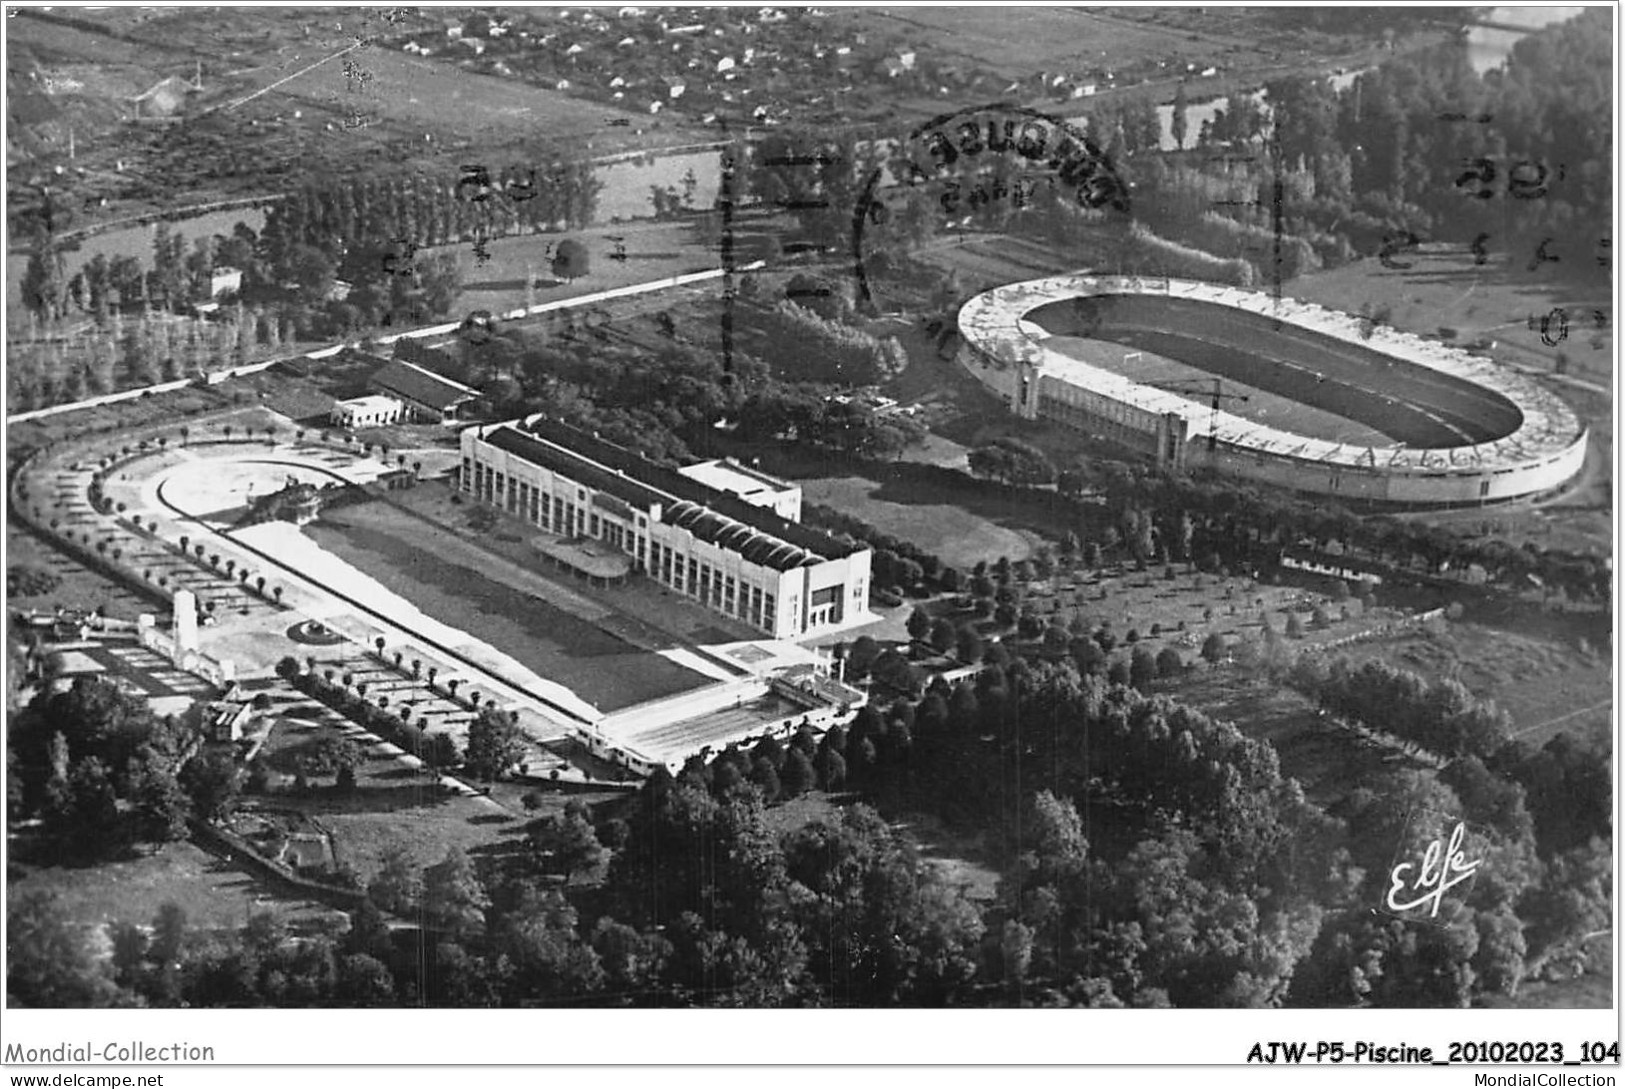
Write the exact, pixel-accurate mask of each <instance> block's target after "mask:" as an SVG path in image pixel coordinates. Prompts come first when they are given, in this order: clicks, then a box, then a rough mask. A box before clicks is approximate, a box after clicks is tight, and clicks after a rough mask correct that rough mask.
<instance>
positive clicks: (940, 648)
mask: <svg viewBox="0 0 1625 1089" xmlns="http://www.w3.org/2000/svg"><path fill="white" fill-rule="evenodd" d="M957 637H958V633H957V632H956V631H955V630H954V625H953V621H951V620H949V619H948V618H947V617H945V616H939V617H937V619H936V620H934V621H932V622H931V647H932V649H933V650H935V651H936V652H937V653H939V654H946V653H948V651H950V650H952V649H953V647H954V644H955V641H956V639H957Z"/></svg>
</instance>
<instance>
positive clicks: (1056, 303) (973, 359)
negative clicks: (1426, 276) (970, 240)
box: [959, 274, 1587, 507]
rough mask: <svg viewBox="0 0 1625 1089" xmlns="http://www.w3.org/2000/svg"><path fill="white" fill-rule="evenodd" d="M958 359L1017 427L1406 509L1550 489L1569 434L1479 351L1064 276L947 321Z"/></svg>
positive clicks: (1578, 462)
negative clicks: (1066, 430)
mask: <svg viewBox="0 0 1625 1089" xmlns="http://www.w3.org/2000/svg"><path fill="white" fill-rule="evenodd" d="M959 331H960V334H961V336H962V337H963V344H962V347H961V349H960V355H959V359H960V362H961V364H962V365H963V366H965V367H966V368H967V369H968V370H969V371H970V373H971V374H972V375H974V376H975V377H976V378H977V379H978V380H979V381H980V382H981V383H982V384H983V385H985V386H987V387H988V388H990V389H991V390H993V391H994V392H995V393H997V394H998V395H999V396H1000V397H1001V398H1002V399H1003V400H1004V401H1005V402H1006V403H1007V404H1008V405H1009V406H1010V408H1011V410H1012V411H1013V412H1015V413H1016V414H1018V415H1020V416H1022V417H1024V418H1027V419H1035V420H1047V421H1050V422H1054V423H1059V424H1062V425H1064V426H1067V427H1070V428H1073V429H1075V430H1078V431H1082V432H1084V433H1087V434H1090V435H1092V436H1095V437H1097V438H1102V439H1106V440H1109V441H1112V442H1115V443H1118V444H1120V445H1123V446H1126V447H1129V448H1132V449H1135V450H1138V451H1141V452H1143V453H1147V454H1150V455H1151V456H1153V457H1154V458H1155V460H1156V462H1157V464H1158V465H1159V466H1163V467H1165V468H1169V469H1173V470H1176V471H1188V470H1191V469H1195V468H1199V467H1203V466H1206V467H1209V468H1211V469H1213V470H1215V471H1218V472H1221V473H1224V474H1227V475H1230V476H1235V477H1241V478H1245V479H1248V480H1254V481H1258V482H1259V483H1264V484H1269V485H1272V486H1276V487H1281V488H1286V489H1290V490H1292V491H1298V492H1307V493H1314V494H1321V495H1332V496H1337V497H1340V498H1343V499H1347V500H1351V501H1358V502H1370V503H1378V504H1402V505H1405V506H1429V507H1442V506H1467V505H1471V506H1477V505H1481V504H1488V503H1502V502H1509V501H1512V500H1518V499H1528V498H1535V497H1539V496H1542V495H1546V494H1550V493H1553V492H1555V491H1557V490H1559V489H1561V488H1562V487H1563V486H1564V485H1565V484H1566V483H1567V482H1568V481H1569V480H1571V479H1572V478H1573V477H1574V476H1575V475H1576V474H1577V473H1578V472H1579V471H1580V469H1581V466H1582V465H1583V463H1584V461H1585V452H1586V439H1587V435H1586V431H1585V428H1584V427H1583V426H1582V425H1581V423H1580V421H1579V419H1578V418H1577V417H1576V416H1575V414H1574V412H1573V410H1572V409H1570V408H1569V406H1568V405H1567V404H1565V403H1564V402H1563V401H1562V400H1561V399H1560V398H1558V397H1557V396H1555V395H1553V394H1552V393H1550V392H1548V391H1547V390H1545V389H1543V388H1542V387H1540V386H1539V385H1537V384H1536V383H1535V382H1534V381H1533V380H1531V379H1529V378H1527V377H1525V376H1524V375H1522V374H1519V373H1517V372H1515V371H1512V370H1510V369H1508V368H1505V367H1502V366H1500V365H1498V364H1496V363H1494V362H1493V361H1491V360H1489V359H1486V358H1484V357H1482V356H1476V355H1473V354H1471V353H1469V352H1466V351H1464V350H1462V349H1459V348H1453V347H1449V346H1446V345H1442V344H1437V343H1434V342H1432V341H1429V340H1425V339H1423V338H1421V337H1418V336H1414V335H1412V334H1408V333H1401V332H1397V331H1395V330H1393V329H1388V328H1383V327H1380V326H1377V327H1373V325H1372V324H1371V323H1370V322H1369V321H1368V320H1366V319H1362V318H1359V317H1355V316H1353V315H1349V314H1345V313H1341V312H1338V311H1334V310H1327V309H1325V308H1323V307H1320V306H1317V305H1314V304H1312V303H1305V302H1300V301H1297V300H1293V299H1280V298H1276V297H1275V296H1272V295H1269V294H1264V293H1261V292H1255V291H1246V290H1242V289H1239V288H1232V287H1226V286H1223V285H1218V284H1207V283H1198V282H1194V281H1188V280H1173V279H1160V278H1157V279H1149V278H1137V277H1109V276H1100V277H1096V276H1089V275H1083V274H1079V275H1069V276H1057V277H1050V278H1046V279H1042V280H1031V281H1026V282H1023V283H1016V284H1008V285H1006V286H1004V287H1000V288H995V289H994V290H992V291H987V292H984V293H983V294H981V295H977V296H976V297H974V298H972V299H970V300H969V301H968V302H966V303H965V304H964V306H963V307H961V308H960V311H959Z"/></svg>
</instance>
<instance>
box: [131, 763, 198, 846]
mask: <svg viewBox="0 0 1625 1089" xmlns="http://www.w3.org/2000/svg"><path fill="white" fill-rule="evenodd" d="M132 778H133V780H134V781H133V782H132V784H131V787H130V800H131V801H132V802H133V803H134V807H135V812H134V817H135V820H134V822H133V825H132V829H131V830H132V832H133V833H134V835H135V838H136V839H138V840H140V841H142V842H145V843H171V842H173V841H175V840H179V839H185V838H186V817H187V814H188V813H189V812H190V805H189V803H188V798H187V795H186V792H185V791H184V790H182V789H181V785H180V783H178V782H177V781H176V779H175V776H174V774H173V773H172V772H171V770H170V766H169V765H168V764H167V763H166V762H165V761H163V760H162V759H161V758H157V757H149V758H148V759H147V760H145V761H143V762H141V763H140V764H139V765H138V766H137V768H136V770H134V771H133V772H132Z"/></svg>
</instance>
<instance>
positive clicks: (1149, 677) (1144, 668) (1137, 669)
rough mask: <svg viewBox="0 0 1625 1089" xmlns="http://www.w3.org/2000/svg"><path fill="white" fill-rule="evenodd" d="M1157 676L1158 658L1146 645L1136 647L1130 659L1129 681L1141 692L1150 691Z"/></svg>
mask: <svg viewBox="0 0 1625 1089" xmlns="http://www.w3.org/2000/svg"><path fill="white" fill-rule="evenodd" d="M1156 677H1157V660H1156V658H1155V656H1153V655H1152V653H1151V651H1150V650H1149V649H1148V648H1146V647H1135V648H1134V654H1133V656H1132V657H1131V658H1130V661H1129V683H1130V684H1132V685H1133V686H1134V687H1135V688H1138V689H1139V690H1140V691H1141V692H1146V691H1149V690H1150V688H1151V682H1152V681H1153V680H1155V679H1156Z"/></svg>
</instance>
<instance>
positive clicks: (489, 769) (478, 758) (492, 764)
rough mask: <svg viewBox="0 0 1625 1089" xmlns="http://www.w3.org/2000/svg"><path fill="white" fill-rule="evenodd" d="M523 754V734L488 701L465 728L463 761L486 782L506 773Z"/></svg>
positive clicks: (470, 770) (472, 772) (469, 769)
mask: <svg viewBox="0 0 1625 1089" xmlns="http://www.w3.org/2000/svg"><path fill="white" fill-rule="evenodd" d="M524 754H525V738H524V734H522V733H521V732H520V731H519V727H518V726H516V725H514V723H513V722H512V721H511V720H510V719H509V718H508V716H507V715H506V714H504V713H503V712H501V711H499V710H497V709H496V708H495V707H492V706H491V705H489V704H487V705H486V706H484V707H482V708H481V709H480V712H479V715H478V717H476V718H475V719H474V721H473V722H472V723H470V724H469V727H468V740H467V742H465V752H464V754H463V764H464V766H465V767H467V769H468V771H469V773H470V774H471V775H476V776H478V777H479V778H481V779H484V780H485V781H486V782H490V781H491V780H492V779H495V778H497V777H498V776H500V775H502V774H503V773H505V772H506V771H507V770H508V769H509V768H511V767H513V765H515V764H517V763H518V762H519V759H520V757H522V756H524Z"/></svg>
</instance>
